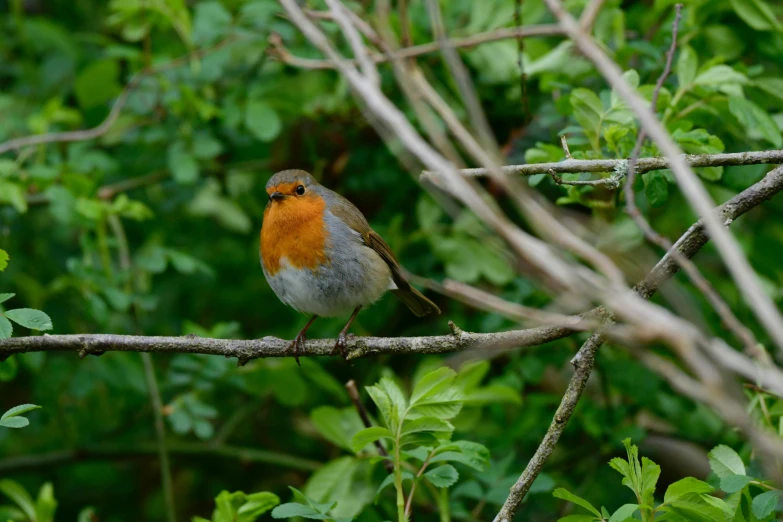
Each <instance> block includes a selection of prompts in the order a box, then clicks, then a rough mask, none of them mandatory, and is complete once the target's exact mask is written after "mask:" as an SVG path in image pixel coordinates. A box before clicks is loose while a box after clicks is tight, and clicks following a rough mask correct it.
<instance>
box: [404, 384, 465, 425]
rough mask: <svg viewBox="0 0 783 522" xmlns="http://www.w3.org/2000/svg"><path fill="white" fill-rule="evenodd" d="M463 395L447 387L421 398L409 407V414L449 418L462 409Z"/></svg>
mask: <svg viewBox="0 0 783 522" xmlns="http://www.w3.org/2000/svg"><path fill="white" fill-rule="evenodd" d="M464 401H465V396H464V395H463V394H462V392H461V391H459V390H457V389H455V388H447V389H446V390H444V391H443V392H441V393H438V394H436V395H432V396H429V397H426V398H424V399H421V400H420V401H419V402H418V403H417V404H416V406H415V407H413V408H411V412H410V416H411V418H415V417H437V418H439V419H451V418H453V417H456V415H457V414H458V413H459V412H460V410H461V409H462V404H463V403H464Z"/></svg>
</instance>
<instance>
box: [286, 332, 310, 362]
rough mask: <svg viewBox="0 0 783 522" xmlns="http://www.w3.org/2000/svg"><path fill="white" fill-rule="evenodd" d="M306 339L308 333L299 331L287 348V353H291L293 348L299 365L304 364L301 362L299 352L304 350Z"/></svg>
mask: <svg viewBox="0 0 783 522" xmlns="http://www.w3.org/2000/svg"><path fill="white" fill-rule="evenodd" d="M305 341H307V334H306V333H305V332H299V333H298V334H296V337H294V340H293V341H291V344H289V345H288V348H286V350H285V351H286V353H291V351H292V350H293V352H294V360H295V361H296V364H297V366H302V364H301V363H300V362H299V354H300V353H301V352H303V351H304V347H305Z"/></svg>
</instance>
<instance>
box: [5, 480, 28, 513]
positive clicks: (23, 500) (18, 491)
mask: <svg viewBox="0 0 783 522" xmlns="http://www.w3.org/2000/svg"><path fill="white" fill-rule="evenodd" d="M0 493H3V494H5V496H7V497H8V498H10V499H11V500H12V501H14V502H15V503H16V505H17V506H19V508H20V509H21V510H22V511H24V514H25V515H27V518H29V519H30V520H35V504H33V499H32V497H31V496H30V494H29V493H28V492H27V491H26V490H25V489H24V488H23V487H22V486H21V485H19V483H18V482H15V481H13V480H11V479H3V480H0Z"/></svg>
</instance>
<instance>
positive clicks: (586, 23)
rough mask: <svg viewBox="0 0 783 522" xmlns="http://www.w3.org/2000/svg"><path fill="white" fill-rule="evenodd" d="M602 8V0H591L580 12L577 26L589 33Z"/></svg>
mask: <svg viewBox="0 0 783 522" xmlns="http://www.w3.org/2000/svg"><path fill="white" fill-rule="evenodd" d="M603 6H604V0H591V1H590V3H589V4H587V5H586V6H585V8H584V10H583V11H582V16H581V17H580V18H579V25H581V26H582V29H583V30H584V31H585V32H587V33H590V32H592V30H593V25H595V20H596V18H598V15H599V14H600V13H601V8H602V7H603Z"/></svg>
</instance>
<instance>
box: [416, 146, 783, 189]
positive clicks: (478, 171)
mask: <svg viewBox="0 0 783 522" xmlns="http://www.w3.org/2000/svg"><path fill="white" fill-rule="evenodd" d="M683 159H684V160H685V162H686V163H688V165H690V166H691V167H735V166H742V165H760V164H776V163H783V150H762V151H750V152H726V153H721V154H685V155H683ZM628 163H629V160H628V159H596V160H578V159H567V160H564V161H558V162H554V163H529V164H525V165H507V166H504V167H501V169H502V170H503V172H504V173H506V174H518V175H520V176H533V175H535V174H551V172H554V173H555V174H569V173H577V172H616V173H618V174H619V173H621V174H622V175H625V174H626V172H627V171H628ZM670 167H671V165H670V162H669V160H668V159H667V158H665V157H655V158H640V159H639V161H638V162H637V163H636V172H638V173H639V174H643V173H645V172H650V171H651V170H662V169H668V168H670ZM459 173H460V174H462V175H463V176H468V177H483V176H488V175H489V170H488V169H485V168H475V169H461V170H459ZM440 178H441V174H440V173H439V172H434V171H430V170H425V171H424V172H422V173H421V179H422V180H425V179H426V180H431V181H433V182H434V183H436V184H437V181H438V180H439V179H440Z"/></svg>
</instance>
